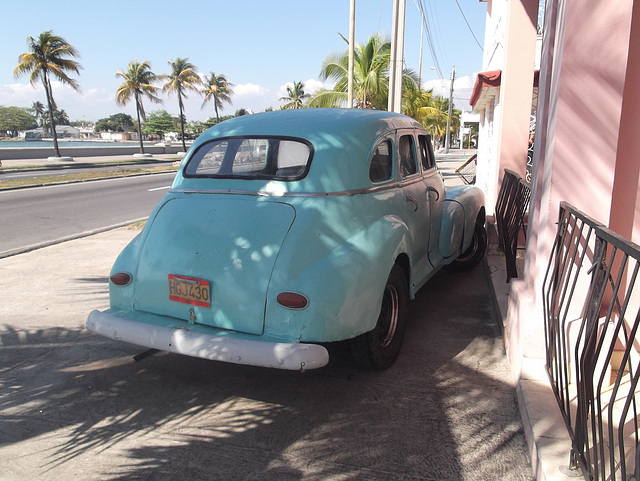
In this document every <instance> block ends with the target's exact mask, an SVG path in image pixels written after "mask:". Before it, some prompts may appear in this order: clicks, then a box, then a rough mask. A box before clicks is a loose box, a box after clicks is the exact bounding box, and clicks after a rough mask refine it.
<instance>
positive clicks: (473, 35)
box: [455, 0, 484, 52]
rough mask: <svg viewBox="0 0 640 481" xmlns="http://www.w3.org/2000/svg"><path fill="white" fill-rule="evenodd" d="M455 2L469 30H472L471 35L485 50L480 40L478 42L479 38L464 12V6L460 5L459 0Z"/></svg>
mask: <svg viewBox="0 0 640 481" xmlns="http://www.w3.org/2000/svg"><path fill="white" fill-rule="evenodd" d="M455 2H456V5H457V6H458V10H460V14H461V15H462V18H464V23H466V24H467V28H468V29H469V32H471V36H472V37H473V39H474V40H475V41H476V43H477V44H478V47H480V50H482V51H483V52H484V48H482V45H480V42H478V39H477V38H476V34H475V33H473V30H471V25H469V22H468V21H467V17H466V16H465V14H464V12H463V11H462V8H461V7H460V4H459V3H458V0H455Z"/></svg>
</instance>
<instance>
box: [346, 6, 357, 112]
mask: <svg viewBox="0 0 640 481" xmlns="http://www.w3.org/2000/svg"><path fill="white" fill-rule="evenodd" d="M355 31H356V0H351V4H350V8H349V81H348V82H349V84H348V87H347V107H348V108H350V109H351V108H353V65H354V52H353V51H354V48H355Z"/></svg>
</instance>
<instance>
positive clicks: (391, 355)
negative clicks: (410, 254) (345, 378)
mask: <svg viewBox="0 0 640 481" xmlns="http://www.w3.org/2000/svg"><path fill="white" fill-rule="evenodd" d="M408 303H409V288H408V285H407V277H406V275H405V272H404V271H403V270H402V268H400V267H399V266H398V265H395V266H393V269H391V273H390V274H389V278H388V279H387V284H386V285H385V288H384V293H383V295H382V306H381V308H380V314H379V315H378V322H377V324H376V327H375V328H374V329H373V330H371V331H369V332H365V333H364V334H361V335H360V336H358V337H356V338H354V339H351V343H350V348H351V355H352V356H353V358H354V360H355V361H356V363H357V364H358V365H360V366H361V367H365V368H367V369H377V370H382V369H387V368H388V367H391V365H392V364H393V363H394V362H395V360H396V358H397V357H398V354H399V353H400V348H401V347H402V341H403V340H404V331H405V325H406V319H407V304H408Z"/></svg>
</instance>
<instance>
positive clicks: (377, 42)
mask: <svg viewBox="0 0 640 481" xmlns="http://www.w3.org/2000/svg"><path fill="white" fill-rule="evenodd" d="M341 37H342V38H343V40H344V41H345V42H347V43H348V40H347V39H346V38H345V37H344V36H342V35H341ZM354 50H355V51H354V73H353V96H354V99H355V101H356V107H357V108H360V109H380V110H386V108H387V101H388V97H389V62H390V61H391V42H390V41H389V40H386V39H384V38H382V37H381V36H380V35H377V34H375V35H372V36H371V37H370V38H369V40H368V41H367V43H366V44H365V45H356V46H355V49H354ZM320 77H321V78H322V79H323V80H328V79H330V80H333V81H335V86H334V87H333V89H332V90H327V89H321V90H319V91H318V92H317V93H316V94H315V95H314V96H313V98H312V99H311V101H310V102H309V107H338V106H341V105H346V102H347V88H348V84H349V53H348V52H346V51H345V52H343V53H337V54H336V53H334V54H331V55H329V57H327V59H326V60H325V61H324V62H323V65H322V71H321V72H320ZM417 83H418V82H417V75H416V74H415V72H412V71H411V70H406V69H405V71H404V74H403V88H416V87H417Z"/></svg>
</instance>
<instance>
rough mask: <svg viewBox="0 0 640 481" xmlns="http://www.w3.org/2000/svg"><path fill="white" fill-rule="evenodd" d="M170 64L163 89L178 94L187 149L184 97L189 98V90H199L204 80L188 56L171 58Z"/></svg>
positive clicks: (185, 148) (181, 123) (184, 147)
mask: <svg viewBox="0 0 640 481" xmlns="http://www.w3.org/2000/svg"><path fill="white" fill-rule="evenodd" d="M169 65H171V73H170V74H169V75H168V76H166V78H167V83H165V84H164V87H163V89H162V90H163V91H165V92H169V93H174V94H176V95H177V96H178V107H179V109H180V133H181V134H182V148H183V149H184V150H185V151H186V150H187V145H186V143H185V141H184V122H185V118H184V103H183V101H182V99H183V98H187V95H186V91H187V90H194V91H196V92H198V86H199V85H201V84H202V80H201V79H200V76H199V75H198V74H197V73H196V67H195V65H193V64H191V63H189V59H188V58H180V57H177V58H176V59H175V60H169Z"/></svg>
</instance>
